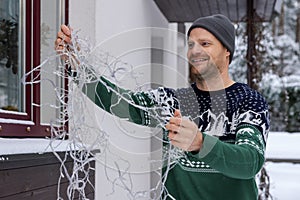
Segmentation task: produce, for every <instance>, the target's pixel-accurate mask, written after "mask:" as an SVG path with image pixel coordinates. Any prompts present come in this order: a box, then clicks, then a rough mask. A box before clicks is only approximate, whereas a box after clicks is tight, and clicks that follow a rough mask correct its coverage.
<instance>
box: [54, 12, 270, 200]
mask: <svg viewBox="0 0 300 200" xmlns="http://www.w3.org/2000/svg"><path fill="white" fill-rule="evenodd" d="M70 35H71V33H70V30H69V29H68V28H67V27H66V26H62V27H61V31H60V32H59V33H58V38H57V40H56V47H57V49H62V48H63V45H61V44H64V43H63V42H65V43H67V44H68V43H70ZM187 36H188V52H187V57H188V60H189V64H190V65H191V67H192V70H191V71H192V73H193V77H194V78H195V83H193V84H191V87H190V88H182V89H177V90H173V89H168V88H158V89H157V90H152V91H147V92H136V93H134V92H130V91H127V90H124V89H121V88H119V87H117V86H116V85H115V84H113V83H111V82H110V81H109V80H108V79H106V78H104V77H101V79H100V80H99V84H98V85H97V88H96V102H95V103H96V104H97V105H98V106H100V107H101V108H103V109H105V110H106V111H108V112H111V113H112V114H115V115H118V116H119V117H126V118H129V120H130V121H132V122H134V123H138V124H143V125H147V126H154V125H156V124H157V123H159V122H160V118H159V117H157V118H155V117H153V116H165V118H164V119H165V120H166V121H167V122H166V125H165V130H167V131H168V133H167V144H170V143H171V144H172V145H174V146H175V147H177V148H180V149H182V150H183V151H184V152H185V156H182V157H181V158H179V159H178V162H177V163H176V164H174V166H172V168H171V170H170V171H169V172H168V177H167V181H166V183H165V186H166V190H165V192H164V196H163V198H164V199H177V200H178V199H180V200H195V199H208V200H219V199H220V200H221V199H222V200H254V199H257V198H258V191H257V186H256V182H255V175H256V174H257V173H258V172H259V170H260V169H261V167H262V165H263V163H264V152H265V145H266V138H267V134H268V131H269V115H268V107H267V103H266V102H265V100H264V98H263V97H262V96H261V95H260V94H259V93H258V92H256V91H254V90H252V89H251V88H249V87H248V86H247V85H246V84H242V83H236V82H234V81H233V80H232V79H231V78H230V76H229V74H228V68H229V64H230V62H231V60H232V58H233V53H234V45H235V31H234V26H233V24H232V23H231V22H230V21H229V19H228V18H227V17H225V16H223V15H213V16H208V17H203V18H199V19H197V20H196V21H195V22H194V23H193V24H192V26H191V27H190V28H189V30H188V33H187ZM107 88H109V89H107ZM157 113H163V115H156V114H157ZM183 116H188V117H189V118H186V117H183Z"/></svg>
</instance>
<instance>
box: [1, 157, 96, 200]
mask: <svg viewBox="0 0 300 200" xmlns="http://www.w3.org/2000/svg"><path fill="white" fill-rule="evenodd" d="M65 166H66V167H67V169H68V173H69V174H70V173H71V171H72V166H73V161H72V160H71V159H67V161H66V162H65ZM60 167H61V163H60V162H59V161H58V159H57V158H56V157H55V156H54V155H53V154H52V153H45V154H23V155H7V156H0V200H2V199H3V200H4V199H5V200H16V199H22V200H27V199H28V200H29V199H30V200H56V199H57V191H58V180H59V176H60ZM90 167H91V168H93V169H94V168H95V162H92V163H90ZM89 178H90V181H91V184H92V185H94V184H95V173H94V170H90V173H89ZM68 185H69V181H68V179H67V178H62V179H61V184H60V196H61V197H62V198H63V199H68V198H67V195H66V189H67V187H68ZM85 194H86V196H87V197H88V198H89V199H94V189H93V187H92V186H91V185H88V184H87V186H86V188H85ZM73 199H82V198H80V197H79V195H78V193H75V195H74V198H73Z"/></svg>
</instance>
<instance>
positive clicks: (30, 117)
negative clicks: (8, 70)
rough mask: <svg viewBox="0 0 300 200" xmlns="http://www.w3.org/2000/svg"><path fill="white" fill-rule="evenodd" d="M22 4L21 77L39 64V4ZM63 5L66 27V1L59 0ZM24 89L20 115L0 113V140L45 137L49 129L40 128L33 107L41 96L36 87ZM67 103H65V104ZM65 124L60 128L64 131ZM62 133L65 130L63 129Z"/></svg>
mask: <svg viewBox="0 0 300 200" xmlns="http://www.w3.org/2000/svg"><path fill="white" fill-rule="evenodd" d="M20 1H22V3H24V10H20V16H21V12H24V15H23V17H24V18H25V20H24V25H25V28H24V31H23V33H22V37H23V39H24V40H23V43H24V44H23V45H24V48H23V49H22V52H23V51H25V53H23V55H24V62H23V63H25V69H24V68H23V63H20V67H22V68H23V71H24V74H26V73H28V72H30V71H31V70H32V69H33V68H34V67H36V66H38V65H39V64H40V63H41V55H40V52H41V0H20ZM61 3H64V7H63V8H64V11H63V12H62V13H64V16H63V18H64V23H65V24H68V14H69V0H61ZM35 77H36V78H37V79H39V72H38V71H34V72H33V73H32V79H33V78H35ZM67 81H68V80H67V79H65V80H64V87H65V91H67V89H68V88H67V85H68V84H67ZM22 86H23V87H24V97H23V101H25V103H24V105H25V106H24V112H7V113H6V112H5V113H3V112H0V119H1V120H2V121H3V123H2V122H1V123H0V137H49V136H51V132H50V130H51V128H50V126H49V125H42V124H41V108H40V107H38V106H33V104H37V105H39V104H40V103H41V92H40V89H41V87H40V83H39V84H25V85H22ZM65 101H67V99H66V100H65ZM65 127H67V124H65V125H64V128H65ZM65 129H66V128H65Z"/></svg>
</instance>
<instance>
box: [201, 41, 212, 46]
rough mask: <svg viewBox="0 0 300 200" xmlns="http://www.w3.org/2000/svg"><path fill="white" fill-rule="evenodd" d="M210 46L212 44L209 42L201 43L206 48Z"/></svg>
mask: <svg viewBox="0 0 300 200" xmlns="http://www.w3.org/2000/svg"><path fill="white" fill-rule="evenodd" d="M209 44H210V43H209V42H202V43H201V45H202V46H204V47H206V46H208V45H209Z"/></svg>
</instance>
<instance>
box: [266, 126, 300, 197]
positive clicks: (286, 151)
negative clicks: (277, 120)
mask: <svg viewBox="0 0 300 200" xmlns="http://www.w3.org/2000/svg"><path fill="white" fill-rule="evenodd" d="M299 147H300V133H292V134H291V133H284V132H272V133H270V134H269V138H268V142H267V147H266V157H267V158H293V159H300V148H299ZM266 169H267V172H268V174H269V176H270V184H271V185H270V193H271V195H272V196H273V200H300V164H293V163H274V162H267V163H266Z"/></svg>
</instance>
